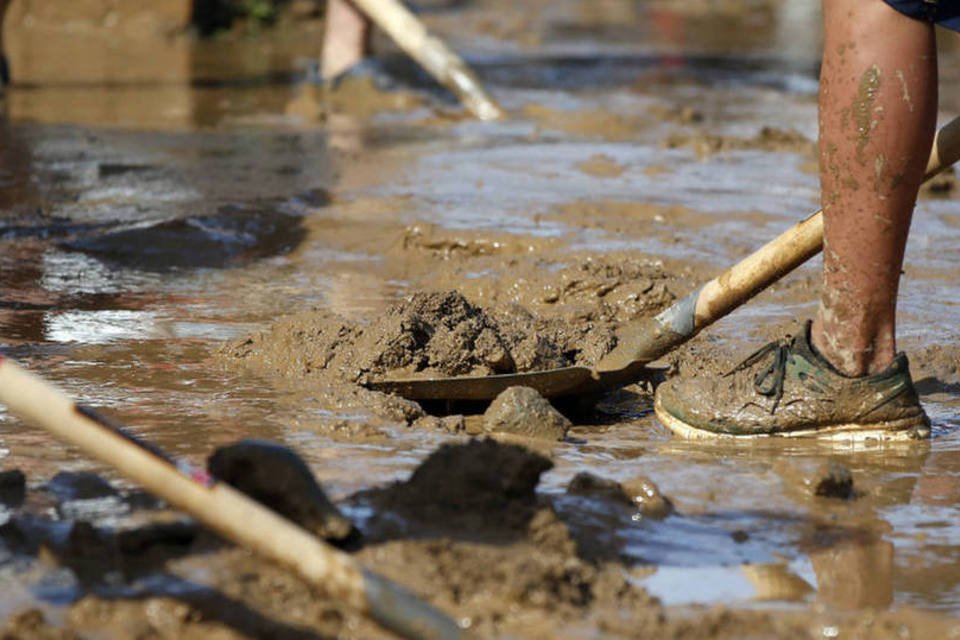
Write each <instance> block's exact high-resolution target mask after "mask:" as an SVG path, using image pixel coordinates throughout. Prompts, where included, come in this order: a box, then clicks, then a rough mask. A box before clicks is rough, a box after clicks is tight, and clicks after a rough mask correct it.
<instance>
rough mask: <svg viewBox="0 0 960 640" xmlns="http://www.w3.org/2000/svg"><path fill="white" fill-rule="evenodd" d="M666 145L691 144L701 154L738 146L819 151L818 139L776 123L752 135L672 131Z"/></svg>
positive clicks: (801, 151) (681, 145)
mask: <svg viewBox="0 0 960 640" xmlns="http://www.w3.org/2000/svg"><path fill="white" fill-rule="evenodd" d="M663 146H664V148H666V149H678V148H681V147H689V148H691V149H693V151H694V153H695V154H696V155H697V157H698V158H700V159H703V158H705V157H707V156H710V155H713V154H715V153H720V152H723V151H731V150H738V149H759V150H761V151H788V152H793V153H802V154H805V155H813V154H814V153H815V152H816V143H814V142H812V141H810V140H809V139H807V137H806V136H804V135H803V134H802V133H799V132H797V131H794V130H793V129H790V130H783V129H777V128H776V127H763V128H762V129H760V131H759V132H757V135H755V136H754V137H753V138H737V137H733V136H723V135H717V134H713V133H706V132H702V131H701V132H697V133H694V134H682V133H678V134H673V135H671V136H668V137H667V138H666V139H665V140H664V141H663Z"/></svg>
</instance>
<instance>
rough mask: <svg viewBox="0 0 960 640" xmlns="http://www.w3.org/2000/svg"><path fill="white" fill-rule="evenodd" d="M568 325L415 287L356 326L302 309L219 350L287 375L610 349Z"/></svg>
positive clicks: (404, 371) (578, 359)
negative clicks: (588, 338) (483, 305)
mask: <svg viewBox="0 0 960 640" xmlns="http://www.w3.org/2000/svg"><path fill="white" fill-rule="evenodd" d="M583 337H584V336H583V335H582V333H581V332H580V331H575V332H572V333H571V331H570V330H569V328H568V327H566V326H565V323H563V322H560V321H553V322H551V321H549V320H542V319H537V318H535V317H534V316H533V315H532V314H531V313H530V312H528V311H526V310H524V309H522V308H520V307H516V306H511V307H505V308H501V309H497V310H495V311H492V312H488V311H485V310H483V309H481V308H480V307H478V306H476V305H474V304H472V303H470V302H469V301H468V300H467V299H466V298H465V297H464V296H463V295H462V294H460V293H457V292H455V291H447V292H432V293H416V294H414V295H413V296H411V297H409V298H407V299H406V300H403V301H401V302H400V303H398V304H396V305H394V306H392V307H390V308H389V309H387V310H386V311H385V312H384V313H383V314H381V315H380V316H379V317H378V318H376V319H374V320H373V321H372V322H371V323H370V324H367V325H360V324H358V323H352V322H350V321H348V320H346V319H344V318H341V317H338V316H336V315H333V314H330V313H328V312H324V311H311V312H307V313H301V314H298V315H295V316H292V317H289V318H286V319H283V320H281V321H279V322H278V323H276V324H275V325H274V326H273V327H272V328H270V329H269V330H267V331H263V332H260V333H258V334H256V335H252V336H249V337H247V338H243V339H240V340H237V341H234V342H231V343H228V344H227V345H226V346H225V347H224V348H223V350H222V351H221V353H222V355H224V356H225V357H226V358H227V359H228V360H232V361H239V362H241V363H243V364H244V365H246V366H247V367H249V368H251V369H252V370H254V371H257V372H259V373H264V374H269V375H271V376H282V377H287V378H305V377H316V376H321V377H333V378H335V379H338V380H341V381H347V382H352V383H361V384H362V383H364V382H366V381H367V380H368V379H370V378H371V377H407V376H423V377H431V376H456V375H475V376H484V375H493V374H501V373H514V372H519V371H534V370H542V369H554V368H558V367H565V366H569V365H573V364H583V363H584V362H585V361H590V360H594V359H596V358H599V357H600V356H602V355H604V354H605V353H607V352H608V351H609V350H610V349H611V348H612V347H613V345H614V338H613V335H612V332H611V331H609V330H607V331H605V332H604V331H599V332H597V333H596V334H595V336H594V339H593V340H583Z"/></svg>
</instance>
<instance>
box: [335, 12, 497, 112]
mask: <svg viewBox="0 0 960 640" xmlns="http://www.w3.org/2000/svg"><path fill="white" fill-rule="evenodd" d="M351 1H352V2H353V4H355V5H356V6H357V7H358V8H359V9H360V10H361V11H363V12H364V13H365V14H366V15H367V16H368V17H369V18H370V19H371V20H372V21H373V22H374V23H375V24H376V25H377V26H378V27H380V28H381V29H383V30H384V31H385V32H386V33H387V35H389V36H390V37H391V38H392V39H393V41H394V42H396V43H397V46H399V47H400V48H401V49H402V50H403V51H405V52H406V53H407V55H409V56H410V57H411V58H413V59H414V60H416V61H417V62H418V63H420V65H421V66H422V67H423V68H424V69H426V70H427V73H429V74H430V75H431V76H433V77H434V78H435V79H436V80H437V82H439V83H440V84H442V85H443V86H445V87H446V88H448V89H450V90H451V91H453V93H455V94H456V95H457V97H459V98H460V100H461V101H462V102H463V105H464V106H465V107H466V108H467V110H468V111H470V113H472V114H473V115H475V116H476V117H477V118H479V119H481V120H496V119H498V118H500V117H502V116H503V110H502V109H501V108H500V106H499V105H497V103H496V102H495V101H494V100H493V98H491V97H490V96H489V95H488V94H487V92H486V91H485V90H484V89H483V87H482V86H481V85H480V81H479V80H478V79H477V77H476V75H474V73H473V71H471V70H470V68H469V67H467V65H466V63H464V61H463V60H462V59H461V58H460V57H459V56H458V55H457V54H455V53H454V52H453V51H451V50H450V48H448V47H447V45H445V44H444V43H443V41H441V40H440V39H439V38H436V37H434V36H432V35H430V34H429V33H428V32H427V28H426V27H425V26H424V25H423V23H422V22H421V21H420V20H419V19H417V17H416V16H415V15H413V14H412V13H411V12H410V10H409V9H407V8H406V7H405V6H404V5H403V4H401V3H400V2H399V1H398V0H351Z"/></svg>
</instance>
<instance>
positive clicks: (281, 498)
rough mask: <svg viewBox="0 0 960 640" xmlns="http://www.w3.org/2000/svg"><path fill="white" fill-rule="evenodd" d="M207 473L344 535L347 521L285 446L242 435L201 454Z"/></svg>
mask: <svg viewBox="0 0 960 640" xmlns="http://www.w3.org/2000/svg"><path fill="white" fill-rule="evenodd" d="M207 468H208V470H209V471H210V473H211V474H212V475H213V476H215V477H216V478H218V479H219V480H222V481H223V482H226V483H228V484H230V485H232V486H233V487H235V488H236V489H238V490H239V491H242V492H243V493H246V494H247V495H249V496H250V497H251V498H253V499H255V500H257V501H258V502H260V503H262V504H264V505H266V506H267V507H269V508H271V509H273V510H274V511H276V512H277V513H279V514H281V515H283V516H285V517H287V518H289V519H291V520H293V521H294V522H296V523H297V524H299V525H301V526H302V527H304V528H305V529H308V530H309V531H312V532H314V533H316V534H317V535H318V536H320V537H322V538H326V539H328V540H335V541H346V540H347V539H348V538H350V537H351V536H353V535H354V534H355V529H354V526H353V523H352V522H351V521H350V520H348V519H347V518H345V517H344V516H343V515H342V514H341V513H340V511H339V510H338V509H337V508H336V506H334V504H333V503H332V502H330V499H329V498H327V495H326V493H324V491H323V488H322V487H321V486H320V485H319V483H317V481H316V478H314V476H313V473H312V472H311V471H310V468H309V467H308V466H307V464H306V463H305V462H304V461H303V459H302V458H300V456H298V455H297V454H296V453H294V452H293V451H292V450H290V449H288V448H287V447H284V446H281V445H279V444H275V443H272V442H266V441H262V440H242V441H240V442H238V443H236V444H233V445H229V446H226V447H221V448H219V449H217V450H216V451H215V452H214V453H213V455H211V456H210V458H209V459H208V460H207Z"/></svg>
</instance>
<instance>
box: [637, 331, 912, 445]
mask: <svg viewBox="0 0 960 640" xmlns="http://www.w3.org/2000/svg"><path fill="white" fill-rule="evenodd" d="M810 325H811V323H810V322H807V324H806V327H805V328H804V331H803V333H802V334H801V335H798V336H796V337H794V338H793V339H786V340H779V341H776V342H771V343H770V344H768V345H767V346H765V347H763V348H762V349H760V350H759V351H757V352H756V353H754V354H753V355H751V356H750V357H748V358H747V359H746V360H744V361H743V362H742V363H741V364H739V365H737V366H736V367H734V369H733V370H731V371H730V372H728V373H727V374H725V375H723V376H721V377H718V378H717V377H715V378H689V379H680V378H674V379H672V380H668V381H667V382H664V383H663V384H661V385H660V387H659V388H658V389H657V395H656V400H655V402H654V410H655V411H656V413H657V417H658V418H659V419H660V421H661V422H662V423H663V424H664V425H665V426H666V427H667V428H669V429H670V430H671V431H673V432H674V433H676V434H678V435H681V436H683V437H686V438H710V437H724V436H726V437H739V438H758V437H765V436H774V437H776V436H779V437H794V436H816V437H825V438H835V439H853V440H867V439H880V440H900V439H920V438H926V437H929V435H930V420H929V418H927V414H926V413H924V411H923V407H921V406H920V399H919V397H918V396H917V391H916V389H915V388H914V386H913V380H912V379H911V378H910V369H909V364H908V362H907V356H906V355H904V354H902V353H900V354H898V355H897V357H896V358H895V359H894V361H893V362H892V363H891V364H890V366H889V367H887V368H886V370H885V371H882V372H881V373H877V374H874V375H868V376H860V377H850V376H846V375H843V374H842V373H840V372H839V371H837V370H836V369H835V368H834V367H833V366H832V365H831V364H830V363H829V362H827V361H826V360H825V359H824V358H823V357H822V356H820V354H818V353H817V352H816V351H814V349H813V347H812V346H811V345H810Z"/></svg>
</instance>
